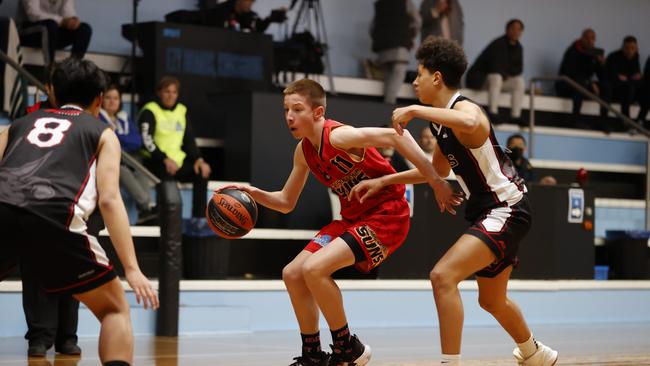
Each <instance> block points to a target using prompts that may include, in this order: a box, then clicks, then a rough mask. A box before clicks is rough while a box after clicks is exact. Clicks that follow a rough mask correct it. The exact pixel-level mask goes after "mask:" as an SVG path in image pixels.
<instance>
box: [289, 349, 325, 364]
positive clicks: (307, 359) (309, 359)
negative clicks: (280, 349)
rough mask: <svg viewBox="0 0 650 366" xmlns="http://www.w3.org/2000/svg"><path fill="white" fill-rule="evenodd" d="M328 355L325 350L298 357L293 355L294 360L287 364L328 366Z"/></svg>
mask: <svg viewBox="0 0 650 366" xmlns="http://www.w3.org/2000/svg"><path fill="white" fill-rule="evenodd" d="M329 359H330V357H329V355H328V354H327V353H325V352H318V353H316V354H313V355H306V354H303V355H302V356H300V357H294V360H295V361H296V362H294V363H292V364H291V365H289V366H328V363H329Z"/></svg>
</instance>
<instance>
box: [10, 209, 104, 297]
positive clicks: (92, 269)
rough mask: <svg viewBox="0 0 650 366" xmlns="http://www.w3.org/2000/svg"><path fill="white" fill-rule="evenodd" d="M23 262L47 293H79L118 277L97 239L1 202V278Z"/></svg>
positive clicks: (26, 269)
mask: <svg viewBox="0 0 650 366" xmlns="http://www.w3.org/2000/svg"><path fill="white" fill-rule="evenodd" d="M18 262H20V263H21V266H23V267H24V268H21V271H30V272H31V273H32V274H33V275H34V276H35V277H36V278H37V279H38V280H39V282H40V284H41V285H42V286H43V288H44V289H45V291H46V292H48V293H52V294H77V293H83V292H87V291H90V290H93V289H95V288H97V287H99V286H101V285H103V284H105V283H107V282H109V281H111V280H112V279H114V278H115V277H116V274H115V271H113V266H112V264H111V263H110V261H109V260H108V258H107V257H106V252H105V251H104V250H103V249H102V247H101V246H100V245H99V242H98V241H97V238H95V237H94V236H92V235H88V234H77V233H73V232H71V231H68V230H65V229H64V228H62V227H59V226H56V225H55V224H53V223H51V222H49V221H48V220H46V219H44V218H42V217H39V216H37V215H35V214H33V213H31V212H28V211H25V210H23V209H21V208H18V207H15V206H11V205H8V204H5V203H0V280H2V279H3V278H4V277H6V276H7V275H8V274H9V273H10V272H11V271H12V269H13V267H15V266H16V264H17V263H18Z"/></svg>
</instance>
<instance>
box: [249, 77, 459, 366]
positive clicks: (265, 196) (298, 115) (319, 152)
mask: <svg viewBox="0 0 650 366" xmlns="http://www.w3.org/2000/svg"><path fill="white" fill-rule="evenodd" d="M284 110H285V119H286V122H287V126H288V127H289V130H290V131H291V134H292V135H293V136H294V137H295V138H296V139H299V140H300V142H299V143H298V145H297V146H296V149H295V152H294V156H293V169H292V171H291V174H290V175H289V177H288V179H287V182H286V183H285V185H284V187H283V188H282V190H281V191H276V192H267V191H264V190H261V189H259V188H255V187H250V186H239V185H238V186H236V188H238V189H241V190H244V191H246V192H248V193H250V194H251V195H252V196H253V198H254V199H255V201H257V203H259V204H261V205H264V206H266V207H269V208H271V209H273V210H276V211H280V212H283V213H287V212H290V211H291V210H293V208H294V207H295V205H296V202H297V200H298V197H299V196H300V193H301V192H302V189H303V187H304V185H305V182H306V180H307V176H308V174H309V172H310V171H311V172H312V173H313V174H314V175H315V176H316V178H317V179H318V180H319V181H320V182H321V183H323V184H324V185H325V186H327V187H329V188H330V189H331V190H332V191H333V192H334V193H336V194H337V195H338V196H339V199H340V201H341V216H342V220H336V221H333V222H332V223H330V224H328V225H327V226H325V227H324V228H322V229H321V230H320V232H319V233H318V235H316V237H315V238H314V239H312V241H310V242H309V244H307V246H306V247H305V249H304V250H303V251H302V252H300V253H299V254H298V255H297V256H296V257H295V258H294V259H293V260H292V261H291V263H289V264H288V265H287V266H286V267H285V268H284V270H283V271H282V279H283V280H284V283H285V285H286V287H287V290H288V292H289V297H290V298H291V303H292V305H293V310H294V312H295V314H296V318H297V320H298V324H299V326H300V333H301V336H302V342H303V346H302V355H301V356H300V357H296V358H295V359H294V360H295V362H294V363H292V364H291V365H292V366H301V365H302V366H310V365H315V366H324V365H336V366H339V365H340V366H346V365H356V366H363V365H365V364H366V363H368V360H369V359H370V355H371V350H370V347H369V346H367V345H364V344H363V343H361V342H360V341H359V339H358V338H357V336H351V333H350V331H349V329H348V322H347V319H346V316H345V311H344V309H343V301H342V297H341V291H340V290H339V288H338V287H337V285H336V283H335V282H334V281H333V280H332V277H331V275H332V273H333V272H335V271H336V270H338V269H340V268H344V267H348V266H351V265H355V267H356V268H357V269H358V270H361V271H364V272H367V271H370V270H371V269H373V268H375V267H377V266H378V265H379V264H381V263H382V262H383V261H384V260H385V259H386V258H387V257H388V256H390V255H391V253H393V252H394V251H395V250H396V249H397V248H398V247H399V246H400V245H401V244H402V242H403V241H404V239H405V238H406V234H407V232H408V228H409V207H408V204H407V202H406V200H405V199H404V185H392V186H390V187H387V188H386V189H385V190H383V191H382V192H381V194H379V195H377V196H375V197H373V198H372V199H369V200H366V201H365V202H363V203H360V202H356V201H349V200H348V199H347V196H348V193H349V192H350V190H351V189H352V187H354V186H355V185H356V184H357V183H358V182H360V181H362V180H364V179H369V178H374V177H380V176H383V175H386V174H391V173H393V172H395V170H394V169H393V168H392V167H391V166H390V164H389V163H388V162H387V161H386V160H385V159H384V158H383V157H382V156H381V155H380V154H379V152H377V150H376V149H375V148H374V147H389V146H390V147H395V148H396V149H397V150H398V151H399V152H400V153H401V154H402V155H404V156H405V157H406V158H408V159H409V160H411V161H413V162H414V163H415V166H416V167H418V168H421V169H422V174H423V176H426V177H427V182H429V184H430V185H431V186H432V187H433V189H434V191H435V194H436V199H437V200H438V202H439V204H440V205H441V206H442V207H445V208H446V209H448V210H450V211H453V206H454V205H457V204H459V203H460V199H459V198H458V197H456V196H455V195H454V194H453V192H452V190H451V188H450V187H449V185H448V184H447V183H446V182H445V181H444V180H442V179H440V177H438V176H437V175H436V173H435V171H434V169H433V167H432V166H431V164H430V163H429V162H428V160H427V158H426V157H425V155H424V153H423V152H422V150H420V148H419V147H418V145H417V143H416V142H415V140H413V138H412V137H411V136H410V135H408V134H404V136H399V135H398V134H397V133H396V132H395V130H393V129H390V128H354V127H351V126H346V125H344V124H341V123H339V122H336V121H333V120H330V119H326V118H325V91H324V90H323V87H322V86H321V85H320V84H318V83H317V82H315V81H312V80H309V79H304V80H299V81H296V82H294V83H292V84H290V85H289V86H288V87H287V88H286V89H285V90H284ZM319 310H320V311H321V312H322V313H323V315H324V317H325V319H326V320H327V323H328V325H329V327H330V330H331V332H332V339H333V343H334V344H333V346H332V351H333V352H332V354H331V356H330V355H327V354H326V353H325V352H323V351H321V344H320V332H319V327H318V325H319V324H318V323H319V322H318V319H319Z"/></svg>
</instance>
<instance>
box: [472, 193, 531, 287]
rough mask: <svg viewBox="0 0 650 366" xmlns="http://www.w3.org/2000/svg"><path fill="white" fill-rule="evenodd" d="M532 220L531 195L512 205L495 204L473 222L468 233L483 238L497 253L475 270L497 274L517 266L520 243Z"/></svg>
mask: <svg viewBox="0 0 650 366" xmlns="http://www.w3.org/2000/svg"><path fill="white" fill-rule="evenodd" d="M531 223H532V220H531V216H530V203H529V202H528V196H527V195H526V194H524V195H523V197H522V199H521V200H520V201H519V202H517V203H516V204H515V205H513V206H502V207H495V208H492V209H490V210H487V211H486V212H484V213H483V214H481V215H479V216H478V218H477V219H475V220H473V221H472V226H470V227H469V228H468V229H467V230H466V231H465V234H469V235H473V236H476V237H477V238H479V239H481V241H483V242H484V243H485V244H486V245H487V246H488V247H489V248H490V250H492V252H493V253H494V255H495V256H496V259H495V261H494V262H493V263H492V264H490V265H489V266H487V267H485V268H483V269H482V270H480V271H478V272H476V275H477V276H479V277H495V276H496V275H498V274H499V273H501V272H502V271H503V270H504V269H506V268H507V267H508V266H510V265H512V266H513V267H517V264H518V263H519V258H517V252H518V251H519V242H521V240H522V239H523V238H524V236H526V234H527V233H528V230H529V229H530V226H531Z"/></svg>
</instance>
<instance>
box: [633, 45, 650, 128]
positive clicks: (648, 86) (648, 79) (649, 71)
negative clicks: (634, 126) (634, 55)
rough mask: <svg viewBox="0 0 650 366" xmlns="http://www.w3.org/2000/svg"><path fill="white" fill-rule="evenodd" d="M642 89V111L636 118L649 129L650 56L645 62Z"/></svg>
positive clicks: (640, 102)
mask: <svg viewBox="0 0 650 366" xmlns="http://www.w3.org/2000/svg"><path fill="white" fill-rule="evenodd" d="M642 85H643V86H642V87H641V96H640V98H639V105H640V106H641V109H640V110H639V115H638V116H637V117H636V119H637V122H639V123H642V124H643V125H644V127H645V128H649V127H650V126H648V120H646V117H647V116H648V110H650V56H648V59H647V60H646V62H645V67H644V68H643V82H642Z"/></svg>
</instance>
